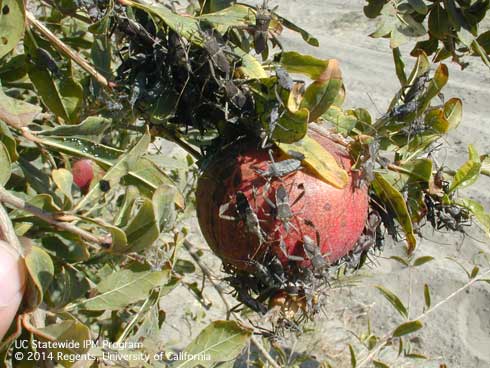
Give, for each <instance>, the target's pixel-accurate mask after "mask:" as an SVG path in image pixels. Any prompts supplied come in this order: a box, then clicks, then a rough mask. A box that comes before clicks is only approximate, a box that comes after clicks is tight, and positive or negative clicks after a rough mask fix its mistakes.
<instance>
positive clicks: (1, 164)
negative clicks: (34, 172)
mask: <svg viewBox="0 0 490 368" xmlns="http://www.w3.org/2000/svg"><path fill="white" fill-rule="evenodd" d="M11 171H12V168H11V162H10V155H9V152H8V149H7V147H5V145H4V144H3V143H2V142H1V141H0V186H4V185H5V184H7V182H8V181H9V179H10V173H11Z"/></svg>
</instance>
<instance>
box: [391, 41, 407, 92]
mask: <svg viewBox="0 0 490 368" xmlns="http://www.w3.org/2000/svg"><path fill="white" fill-rule="evenodd" d="M392 53H393V62H394V63H395V71H396V76H397V77H398V80H399V81H400V84H401V86H402V87H405V86H406V85H407V83H408V81H407V75H406V74H405V63H404V62H403V59H402V55H401V52H400V49H399V48H398V47H395V48H394V49H392Z"/></svg>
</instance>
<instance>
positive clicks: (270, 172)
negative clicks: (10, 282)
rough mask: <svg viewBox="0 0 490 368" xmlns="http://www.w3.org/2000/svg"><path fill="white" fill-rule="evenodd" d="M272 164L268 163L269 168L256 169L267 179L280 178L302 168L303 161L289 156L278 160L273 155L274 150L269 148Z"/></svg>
mask: <svg viewBox="0 0 490 368" xmlns="http://www.w3.org/2000/svg"><path fill="white" fill-rule="evenodd" d="M269 158H270V164H268V165H267V169H265V170H260V169H256V170H255V171H256V172H257V173H258V174H259V175H261V176H263V177H264V178H266V179H269V180H270V179H273V178H280V177H282V176H286V175H289V174H291V173H293V172H295V171H298V170H299V169H300V168H301V161H300V160H298V159H296V158H288V159H286V160H282V161H279V162H276V161H275V160H274V156H273V155H272V150H269Z"/></svg>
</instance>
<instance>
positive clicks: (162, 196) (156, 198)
mask: <svg viewBox="0 0 490 368" xmlns="http://www.w3.org/2000/svg"><path fill="white" fill-rule="evenodd" d="M180 195H181V194H180V192H179V191H178V190H177V188H176V187H174V186H173V185H168V184H162V185H161V186H159V187H158V189H157V190H156V191H155V193H154V194H153V197H152V203H153V208H154V211H155V220H156V223H157V226H158V229H159V231H168V230H170V229H172V227H173V226H174V224H175V219H176V217H177V213H176V211H175V203H176V202H177V200H178V199H177V197H179V196H180Z"/></svg>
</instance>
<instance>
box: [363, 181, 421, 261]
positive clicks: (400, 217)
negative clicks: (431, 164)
mask: <svg viewBox="0 0 490 368" xmlns="http://www.w3.org/2000/svg"><path fill="white" fill-rule="evenodd" d="M372 185H373V189H374V190H375V192H376V194H377V195H378V196H379V197H380V198H381V200H382V201H383V203H386V204H387V205H388V206H389V207H390V208H391V209H392V210H393V211H394V213H395V215H396V219H397V221H398V222H399V223H400V225H401V226H402V228H403V231H404V232H405V235H406V241H407V244H408V253H409V254H411V253H412V252H413V251H414V250H415V246H416V244H417V241H416V240H415V234H414V233H413V225H412V220H411V218H410V214H409V212H408V208H407V204H406V203H405V199H404V198H403V195H402V194H401V193H400V192H399V191H398V190H396V189H395V188H394V187H393V186H392V185H391V184H390V183H389V181H387V180H386V179H385V178H384V177H383V176H382V175H381V174H380V173H375V180H374V181H373V183H372Z"/></svg>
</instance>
